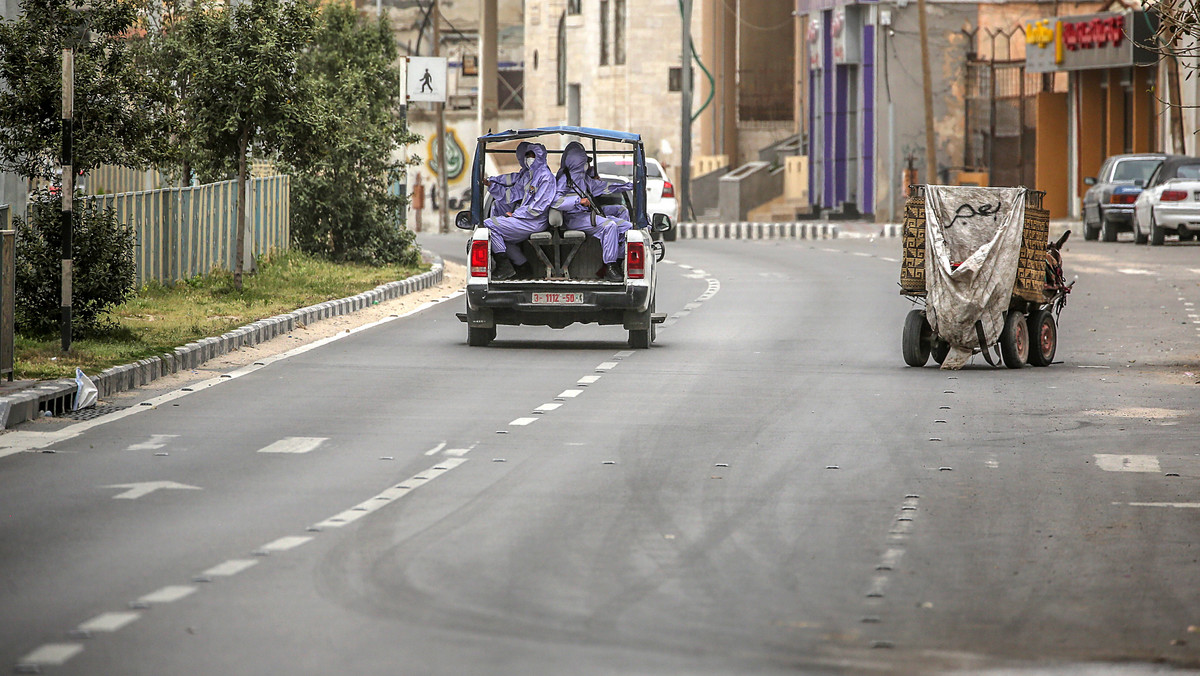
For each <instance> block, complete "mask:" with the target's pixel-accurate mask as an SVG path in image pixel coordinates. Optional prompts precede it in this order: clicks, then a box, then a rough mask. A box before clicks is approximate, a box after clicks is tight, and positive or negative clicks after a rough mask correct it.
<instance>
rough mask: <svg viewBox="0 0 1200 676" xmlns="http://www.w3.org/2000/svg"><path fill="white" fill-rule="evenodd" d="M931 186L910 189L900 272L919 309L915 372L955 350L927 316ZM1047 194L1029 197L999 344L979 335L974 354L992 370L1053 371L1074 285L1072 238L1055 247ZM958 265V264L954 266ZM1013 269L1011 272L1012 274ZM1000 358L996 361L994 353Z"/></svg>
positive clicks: (908, 344) (913, 337)
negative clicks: (1066, 266)
mask: <svg viewBox="0 0 1200 676" xmlns="http://www.w3.org/2000/svg"><path fill="white" fill-rule="evenodd" d="M925 189H926V186H924V185H913V186H909V197H908V201H907V203H906V204H905V208H904V226H903V227H904V229H903V244H904V254H903V260H902V262H901V267H900V293H901V294H902V295H904V296H906V297H907V298H908V299H909V300H910V301H911V302H912V303H913V304H914V305H916V306H917V307H914V308H913V309H912V310H911V311H909V313H908V315H907V317H906V318H905V320H904V333H903V340H902V350H903V354H904V362H905V363H906V364H908V365H909V366H914V367H921V366H925V365H926V363H927V362H928V361H929V357H930V356H932V357H933V359H934V361H935V362H937V363H938V364H939V365H940V364H942V363H943V362H944V360H945V359H946V357H947V355H948V354H949V353H950V349H951V345H950V343H949V342H947V341H946V340H944V339H943V338H942V337H941V336H938V335H936V334H935V333H934V331H933V329H932V327H931V326H930V322H929V320H928V318H927V316H926V303H927V296H928V290H927V288H926V279H925V274H926V273H925V248H926V242H925V237H926V218H925V216H926V212H925V201H926V194H925V193H926V190H925ZM1045 194H1046V193H1045V192H1043V191H1036V190H1028V191H1026V192H1025V218H1024V223H1023V228H1022V233H1021V244H1020V247H1021V250H1020V258H1019V262H1018V266H1017V277H1016V283H1015V284H1014V286H1013V290H1012V296H1011V299H1010V301H1009V303H1008V308H1007V310H1006V311H1005V312H1004V318H1003V330H1002V331H1001V332H1000V336H999V340H998V341H995V342H992V343H991V344H988V343H987V341H986V340H984V334H983V330H982V329H981V328H980V326H979V324H976V328H977V330H978V346H977V347H973V349H972V353H973V354H980V353H982V354H983V355H984V358H985V359H986V360H987V362H988V363H989V364H992V365H993V366H998V365H999V364H998V363H997V362H999V361H1001V360H1002V361H1003V364H1004V365H1005V366H1007V367H1008V368H1010V369H1018V368H1021V367H1023V366H1024V365H1025V364H1027V363H1028V364H1032V365H1034V366H1049V365H1050V364H1051V362H1052V361H1053V360H1054V353H1055V350H1056V349H1057V346H1058V321H1057V320H1058V317H1059V316H1060V315H1061V313H1062V310H1063V308H1064V307H1065V305H1066V300H1067V295H1068V294H1069V293H1070V292H1071V287H1072V286H1073V285H1074V282H1071V283H1070V284H1068V283H1067V282H1066V279H1065V276H1064V274H1063V268H1062V253H1061V250H1062V247H1063V245H1064V244H1065V243H1066V241H1067V238H1068V237H1069V236H1070V235H1071V231H1070V230H1068V231H1066V233H1064V234H1063V235H1062V237H1060V238H1059V239H1058V240H1057V241H1055V242H1049V241H1048V240H1049V225H1050V216H1049V212H1048V211H1047V210H1046V209H1044V208H1042V199H1043V198H1044V197H1045ZM952 265H954V264H952ZM1010 269H1011V268H1010ZM994 348H998V349H996V351H997V352H999V355H998V357H997V358H995V359H993V357H992V354H991V352H990V351H991V350H993V349H994Z"/></svg>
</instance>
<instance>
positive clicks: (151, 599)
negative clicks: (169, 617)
mask: <svg viewBox="0 0 1200 676" xmlns="http://www.w3.org/2000/svg"><path fill="white" fill-rule="evenodd" d="M194 591H196V588H195V587H183V586H167V587H163V588H162V589H159V590H158V591H153V592H150V593H149V594H146V595H145V596H143V597H141V598H140V599H138V601H140V602H141V603H174V602H175V601H178V600H179V599H182V598H184V597H186V596H188V595H190V594H191V593H192V592H194Z"/></svg>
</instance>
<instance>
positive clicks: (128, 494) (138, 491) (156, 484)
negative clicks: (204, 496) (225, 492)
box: [101, 481, 200, 500]
mask: <svg viewBox="0 0 1200 676" xmlns="http://www.w3.org/2000/svg"><path fill="white" fill-rule="evenodd" d="M101 488H128V489H129V490H127V491H125V492H124V493H118V494H117V495H114V496H113V499H114V500H137V499H138V498H140V497H142V496H143V495H149V494H151V493H153V492H154V491H156V490H158V489H160V488H174V489H185V490H189V491H198V490H200V487H199V486H189V485H187V484H181V483H175V482H174V481H143V482H142V483H138V484H113V485H111V486H101Z"/></svg>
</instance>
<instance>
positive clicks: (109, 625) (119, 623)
mask: <svg viewBox="0 0 1200 676" xmlns="http://www.w3.org/2000/svg"><path fill="white" fill-rule="evenodd" d="M141 616H142V614H141V613H135V612H132V611H131V612H124V613H103V614H101V615H97V616H95V617H93V618H92V619H90V620H88V621H87V622H84V623H83V624H81V625H79V628H78V631H80V632H84V633H89V634H90V633H92V632H97V631H107V632H113V631H117V630H119V629H121V628H122V627H124V626H126V625H128V624H129V623H131V622H133V621H135V620H137V619H138V618H139V617H141Z"/></svg>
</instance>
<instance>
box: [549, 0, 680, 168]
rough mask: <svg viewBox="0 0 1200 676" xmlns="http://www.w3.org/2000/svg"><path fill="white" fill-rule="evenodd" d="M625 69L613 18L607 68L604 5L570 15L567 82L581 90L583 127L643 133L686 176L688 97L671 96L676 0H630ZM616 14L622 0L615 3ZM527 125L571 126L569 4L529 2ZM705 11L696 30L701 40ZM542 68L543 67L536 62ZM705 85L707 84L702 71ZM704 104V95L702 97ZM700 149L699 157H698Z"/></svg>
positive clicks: (592, 0)
mask: <svg viewBox="0 0 1200 676" xmlns="http://www.w3.org/2000/svg"><path fill="white" fill-rule="evenodd" d="M625 3H626V10H625V13H626V19H625V26H624V31H625V54H626V61H625V63H624V64H616V63H614V61H615V59H614V58H613V57H614V47H615V46H614V45H613V44H612V42H613V40H614V37H613V34H614V33H615V25H614V19H613V17H612V16H610V19H609V21H610V35H609V41H610V47H609V65H600V30H599V25H600V2H598V1H596V0H586V1H585V2H583V3H582V13H581V14H578V15H565V16H566V18H565V22H564V23H565V31H566V45H567V49H566V69H567V82H568V83H571V84H578V85H580V123H581V124H582V125H583V126H592V127H601V128H608V129H618V130H624V131H631V132H635V133H638V134H641V135H642V139H643V141H644V142H645V144H646V153H647V154H648V155H649V156H651V157H655V158H657V159H658V160H659V162H661V163H662V164H663V165H664V166H665V167H667V169H668V171H669V173H670V174H671V175H676V174H677V173H678V165H679V161H680V157H681V153H680V133H679V118H680V94H679V92H671V91H668V77H669V70H670V69H671V68H672V67H679V66H680V33H681V26H680V15H679V5H678V3H677V2H676V0H625ZM607 6H608V8H609V12H610V13H612V12H613V11H614V7H615V0H609V2H608V3H607ZM525 10H526V11H525V15H526V18H525V64H526V68H525V92H526V103H525V125H526V126H530V127H538V126H545V125H555V124H567V122H568V119H567V107H566V106H560V105H558V80H557V66H558V48H557V43H558V27H559V20H560V18H562V17H563V16H564V14H565V12H566V2H565V1H564V0H527V2H526V7H525ZM699 20H700V19H699V12H695V13H693V23H692V26H693V32H694V33H695V34H696V35H697V36H698V35H699ZM535 64H536V65H535ZM696 75H697V87H698V88H699V81H700V79H702V77H703V76H702V74H701V73H700V72H699V70H697V71H696ZM694 98H695V99H696V100H697V105H698V103H699V101H702V100H703V95H702V94H699V93H698V94H697V95H696V96H695V97H694ZM698 147H699V146H698V144H696V143H694V144H693V155H696V154H698V153H697V151H696V149H698Z"/></svg>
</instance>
